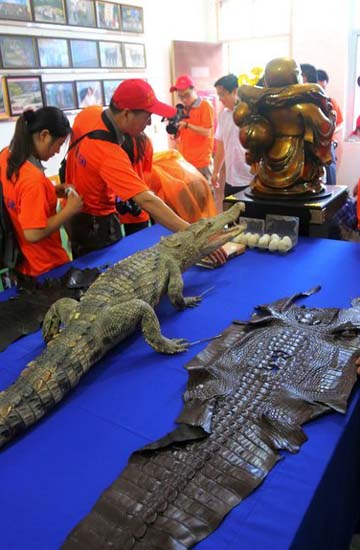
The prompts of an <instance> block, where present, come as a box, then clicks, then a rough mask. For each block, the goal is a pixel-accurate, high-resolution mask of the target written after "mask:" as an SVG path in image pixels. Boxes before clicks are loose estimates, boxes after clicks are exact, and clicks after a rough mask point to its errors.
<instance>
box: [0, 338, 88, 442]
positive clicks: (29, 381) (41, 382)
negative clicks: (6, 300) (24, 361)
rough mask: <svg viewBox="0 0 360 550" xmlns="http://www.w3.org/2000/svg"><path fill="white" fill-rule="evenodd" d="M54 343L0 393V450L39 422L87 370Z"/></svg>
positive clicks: (71, 351)
mask: <svg viewBox="0 0 360 550" xmlns="http://www.w3.org/2000/svg"><path fill="white" fill-rule="evenodd" d="M55 341H56V340H55ZM55 341H54V343H53V344H50V345H49V346H48V348H47V349H46V350H44V352H43V353H42V354H41V355H40V356H39V357H38V358H37V359H36V360H34V361H31V362H30V363H29V364H28V365H27V367H26V368H25V369H24V370H23V371H22V372H21V374H20V376H19V377H18V378H17V380H16V381H15V382H14V383H13V384H12V385H11V386H9V388H7V389H6V390H4V391H3V392H1V393H0V447H3V446H4V445H5V444H7V443H8V442H9V441H11V440H12V439H14V438H15V437H16V436H18V435H19V434H20V433H21V432H23V431H25V430H26V429H27V428H29V427H30V426H32V425H33V424H35V422H37V421H38V420H40V419H41V418H42V417H43V416H44V415H45V414H46V413H47V412H48V411H49V410H50V409H52V408H53V407H54V406H55V405H56V404H57V403H58V402H59V401H61V400H62V399H63V398H64V397H65V395H66V394H67V393H68V392H69V391H70V390H71V388H73V387H74V386H76V385H77V383H78V382H79V380H80V378H81V377H82V375H83V374H84V372H85V371H86V370H88V367H89V365H87V364H86V362H84V361H82V362H81V361H80V360H79V357H78V356H76V355H78V354H76V353H75V352H73V350H69V349H68V348H67V347H66V346H58V345H54V344H55ZM54 348H56V352H55V350H54ZM60 348H62V349H60ZM85 364H86V365H85Z"/></svg>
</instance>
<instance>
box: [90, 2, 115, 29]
mask: <svg viewBox="0 0 360 550" xmlns="http://www.w3.org/2000/svg"><path fill="white" fill-rule="evenodd" d="M95 6H96V20H97V26H98V27H99V28H100V29H109V30H114V31H118V30H120V6H119V4H114V3H112V2H103V1H101V0H96V2H95Z"/></svg>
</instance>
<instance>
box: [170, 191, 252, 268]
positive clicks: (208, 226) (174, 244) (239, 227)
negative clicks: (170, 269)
mask: <svg viewBox="0 0 360 550" xmlns="http://www.w3.org/2000/svg"><path fill="white" fill-rule="evenodd" d="M244 210H245V205H244V203H242V202H237V203H235V204H234V206H232V207H231V208H230V209H229V210H227V211H226V212H223V213H222V214H218V215H217V216H214V217H213V218H207V219H202V220H200V221H198V222H196V223H192V224H191V225H189V227H188V228H186V229H185V230H184V231H179V232H177V233H174V234H173V235H170V236H169V237H162V239H161V241H160V247H161V248H162V249H163V251H164V254H167V255H171V256H172V257H173V258H175V259H176V261H177V262H178V264H179V267H180V269H181V270H182V271H185V269H187V268H188V267H190V266H191V265H193V264H194V263H196V262H197V261H199V260H200V259H201V258H203V257H204V256H207V255H208V254H210V253H211V252H213V251H214V250H216V249H217V248H219V247H220V246H222V245H223V244H225V243H226V242H228V241H231V239H233V238H235V237H236V236H237V235H238V234H239V233H241V232H242V231H244V229H245V228H246V224H237V223H236V222H238V219H239V216H240V214H241V213H242V212H243V211H244ZM229 225H230V227H229Z"/></svg>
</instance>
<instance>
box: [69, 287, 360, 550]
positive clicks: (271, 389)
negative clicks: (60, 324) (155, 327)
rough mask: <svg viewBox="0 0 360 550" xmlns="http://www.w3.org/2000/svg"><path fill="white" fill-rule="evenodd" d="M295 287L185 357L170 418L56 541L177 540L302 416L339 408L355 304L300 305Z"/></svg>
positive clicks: (261, 468) (253, 480)
mask: <svg viewBox="0 0 360 550" xmlns="http://www.w3.org/2000/svg"><path fill="white" fill-rule="evenodd" d="M315 290H317V289H313V290H311V291H309V292H308V293H303V294H298V295H296V296H293V297H291V298H286V299H283V300H279V301H277V302H274V303H273V304H270V305H265V306H260V307H259V308H257V309H258V312H257V314H256V315H253V317H252V318H251V320H250V321H249V322H248V323H241V322H235V323H234V324H233V325H232V326H231V327H230V328H228V329H227V330H226V331H225V332H224V334H223V338H222V339H221V340H220V341H219V340H216V341H214V342H212V343H211V344H210V345H209V346H208V347H207V348H206V349H205V350H204V351H203V352H202V353H200V354H199V355H198V356H197V357H196V358H195V359H193V360H192V361H191V362H190V363H189V364H188V365H187V369H188V370H189V374H190V377H189V383H188V388H187V391H186V394H185V407H184V409H183V411H182V413H181V415H180V417H179V418H178V422H179V427H178V428H177V429H176V430H174V431H173V432H172V433H170V434H168V435H167V436H165V437H164V438H163V439H161V440H159V441H157V442H156V443H153V444H150V445H148V446H147V447H145V448H144V449H142V450H140V451H139V452H137V453H135V454H134V455H133V456H132V457H131V459H130V461H129V464H128V466H127V467H126V468H125V470H124V472H123V473H122V474H121V476H120V477H119V478H118V479H117V480H116V481H115V482H114V483H113V484H112V485H111V486H110V487H109V488H108V489H107V490H106V491H105V492H104V493H103V495H102V496H101V497H100V498H99V500H98V502H97V503H96V504H95V506H94V508H93V510H92V511H91V512H90V514H89V515H88V516H87V517H86V518H85V519H84V520H83V521H82V522H81V523H80V524H79V525H78V526H77V527H75V529H74V530H73V531H72V533H71V534H70V535H69V537H68V539H67V540H66V542H65V543H64V545H63V549H64V550H85V549H86V550H95V549H96V550H100V549H107V550H110V549H111V550H115V549H117V550H185V549H187V548H191V547H192V546H193V545H194V544H195V543H196V542H198V541H200V540H202V539H203V538H205V537H206V536H207V535H209V534H210V533H211V532H212V531H213V530H214V529H215V528H216V527H217V526H218V525H219V523H220V522H221V521H222V519H223V518H224V516H225V515H226V514H227V513H228V512H229V511H230V510H231V508H233V507H234V506H235V505H237V504H238V503H239V502H240V501H241V500H242V499H244V497H246V496H247V495H248V494H249V493H250V492H251V491H253V490H254V489H255V488H256V487H257V486H258V485H259V484H260V483H261V481H262V480H263V479H264V478H265V476H266V475H267V473H268V472H269V470H270V469H271V468H272V467H273V466H274V465H275V464H276V462H277V461H278V460H279V453H278V450H280V449H287V450H288V451H290V452H292V453H295V452H297V451H298V450H299V448H300V446H301V444H302V443H304V441H305V440H306V436H305V434H304V433H303V431H302V429H301V425H302V424H303V423H304V422H306V421H307V420H310V419H311V418H314V417H316V416H319V415H320V414H323V413H325V412H329V411H330V410H331V409H335V410H336V411H339V412H344V411H345V409H346V403H347V400H348V397H349V394H350V392H351V389H352V387H353V384H354V382H355V379H356V367H355V359H356V358H357V357H358V356H359V355H360V351H359V350H360V302H358V301H357V300H355V301H354V302H353V304H352V305H353V307H351V308H349V309H343V310H341V309H315V308H312V309H306V308H304V307H298V306H295V305H294V304H293V302H294V299H295V298H298V297H302V296H306V295H309V294H311V293H312V292H314V291H315Z"/></svg>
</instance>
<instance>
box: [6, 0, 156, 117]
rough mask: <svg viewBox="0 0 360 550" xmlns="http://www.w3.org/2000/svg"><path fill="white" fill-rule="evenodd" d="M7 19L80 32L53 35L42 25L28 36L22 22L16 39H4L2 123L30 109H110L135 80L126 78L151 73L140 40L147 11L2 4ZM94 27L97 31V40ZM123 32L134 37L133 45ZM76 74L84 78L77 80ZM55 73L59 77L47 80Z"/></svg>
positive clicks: (43, 2) (39, 1)
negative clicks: (122, 87)
mask: <svg viewBox="0 0 360 550" xmlns="http://www.w3.org/2000/svg"><path fill="white" fill-rule="evenodd" d="M1 19H5V20H13V21H21V22H24V21H33V22H35V27H36V26H37V25H36V24H37V23H50V24H53V25H57V26H58V25H72V26H76V27H78V32H77V33H76V34H74V33H73V32H72V33H69V34H68V35H65V36H64V33H61V34H60V33H59V34H60V36H59V35H57V33H56V32H54V33H53V35H52V36H51V31H50V32H49V31H45V32H44V31H43V30H42V29H41V25H38V31H37V32H36V33H35V34H31V35H27V34H23V33H22V30H21V29H20V25H21V23H19V25H18V27H19V31H18V32H16V31H15V34H10V33H6V32H5V33H2V34H0V71H1V72H2V78H1V81H0V120H4V119H6V118H9V117H15V116H18V115H19V114H21V113H22V112H23V111H24V109H26V108H27V107H31V108H33V109H37V108H39V107H41V106H48V105H53V106H56V107H59V108H60V109H62V110H64V111H71V110H78V109H82V108H84V107H86V106H88V105H104V106H106V105H109V103H110V99H111V96H112V94H113V91H114V90H115V88H116V87H117V85H118V84H119V83H120V82H121V81H122V80H124V79H125V78H129V76H128V75H127V74H124V75H123V73H129V72H134V71H136V72H139V71H140V72H142V71H144V70H145V69H146V52H145V44H144V43H140V42H137V41H136V38H135V36H134V35H135V34H141V33H143V32H144V14H143V8H142V7H139V6H132V5H128V4H117V3H115V2H112V1H110V2H108V1H107V0H0V20H1ZM13 26H15V27H16V23H14V25H13ZM89 28H95V30H94V39H93V38H92V37H91V36H90V37H89ZM96 29H97V30H96ZM99 29H106V31H108V30H113V31H116V35H115V33H114V34H108V33H107V32H106V34H105V33H104V32H102V33H101V32H99ZM13 32H14V31H13ZM25 32H26V31H25ZM28 32H30V31H28ZM121 33H129V34H130V33H131V34H132V35H133V36H132V37H131V38H130V37H129V38H128V40H127V39H126V37H125V36H124V35H123V36H121ZM96 34H97V35H96ZM133 40H135V41H136V42H135V41H133ZM73 69H80V71H79V72H81V73H84V74H79V75H78V76H74V71H73ZM54 72H56V73H59V74H57V75H56V77H54V76H52V77H49V76H47V75H50V74H54ZM27 73H28V74H27ZM101 73H103V74H101ZM113 73H114V74H113ZM119 73H120V74H119Z"/></svg>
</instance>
